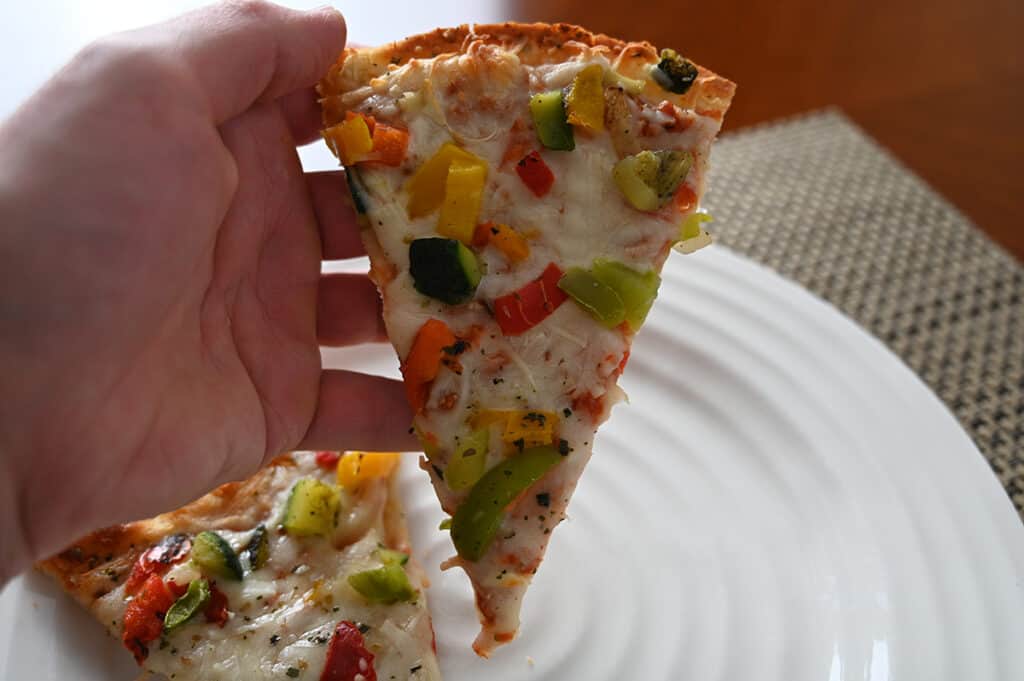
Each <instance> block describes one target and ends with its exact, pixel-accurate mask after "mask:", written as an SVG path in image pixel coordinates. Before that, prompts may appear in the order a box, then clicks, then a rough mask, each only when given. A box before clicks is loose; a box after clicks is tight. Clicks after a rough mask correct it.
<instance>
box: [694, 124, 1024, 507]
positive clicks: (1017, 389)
mask: <svg viewBox="0 0 1024 681" xmlns="http://www.w3.org/2000/svg"><path fill="white" fill-rule="evenodd" d="M951 162H953V163H956V162H958V161H957V160H956V159H951ZM712 166H713V167H712V171H711V177H710V179H709V182H710V187H711V191H710V192H709V193H708V195H707V200H706V202H705V204H706V206H707V207H708V209H709V210H710V211H711V212H712V213H713V214H714V216H715V222H714V223H713V231H714V233H715V236H716V237H717V239H718V240H719V242H720V243H723V244H726V245H727V246H729V247H730V248H732V249H734V250H736V251H739V252H741V253H743V254H745V255H747V256H748V257H750V258H752V259H753V260H756V261H758V262H760V263H763V264H765V265H767V266H769V267H771V268H773V269H774V270H776V271H777V272H779V273H780V274H782V275H784V276H786V277H789V278H790V279H793V280H795V281H798V282H800V283H801V284H802V285H803V286H805V287H806V288H808V289H809V290H811V291H813V292H814V293H816V294H818V295H819V296H821V297H822V298H824V299H825V300H828V301H829V302H831V303H832V304H833V305H835V306H836V307H838V308H839V309H840V310H842V311H843V312H845V313H846V314H847V315H849V316H850V317H852V318H853V319H855V320H856V321H857V322H859V323H860V324H861V325H862V326H864V327H865V328H866V329H868V330H869V331H871V332H872V333H873V334H875V336H877V337H878V338H880V339H881V340H882V341H883V342H884V343H886V344H887V345H888V346H889V348H891V349H892V350H893V351H894V352H895V353H896V354H897V355H899V356H900V357H902V358H903V361H904V362H906V363H907V364H908V365H909V366H910V367H911V368H912V369H913V370H914V371H916V372H917V374H918V375H919V376H921V377H922V378H923V379H924V381H925V382H926V383H928V385H930V386H931V388H932V390H934V391H935V392H936V394H938V395H939V397H940V398H941V399H943V400H944V401H945V402H946V404H947V405H949V407H950V409H951V410H952V411H953V413H954V414H955V415H956V416H957V418H958V419H959V420H960V423H962V424H963V427H964V428H965V429H966V430H967V432H968V433H969V434H970V435H971V436H972V437H973V438H974V441H975V443H976V444H977V445H978V448H979V449H980V450H981V452H982V453H983V454H984V455H985V458H986V459H988V462H989V463H990V464H991V466H992V469H993V470H994V471H995V473H996V475H997V476H998V478H999V480H1000V481H1001V482H1002V484H1003V487H1004V488H1005V489H1006V491H1007V493H1008V494H1009V495H1010V498H1011V499H1012V501H1013V503H1014V505H1015V506H1016V507H1017V510H1018V512H1020V514H1021V517H1022V519H1024V267H1022V266H1021V265H1020V264H1018V263H1017V262H1016V261H1015V260H1014V259H1013V258H1012V256H1010V255H1009V254H1007V253H1006V252H1004V251H1003V250H1002V249H1001V248H999V247H998V246H997V245H996V244H994V243H993V242H992V241H990V240H989V239H988V237H986V236H985V235H984V234H983V233H982V232H981V231H980V230H978V229H977V228H976V227H975V226H974V225H973V224H971V222H970V221H969V220H968V219H967V218H966V217H964V216H963V215H962V214H961V213H960V212H958V211H957V210H956V209H955V208H954V207H953V206H952V205H950V203H949V202H948V201H946V200H945V199H944V198H942V197H941V196H939V195H938V194H937V193H936V192H935V191H934V190H932V189H931V188H930V187H928V186H927V185H926V184H925V183H924V182H923V181H922V180H921V179H920V178H918V177H917V176H916V175H914V174H913V173H911V172H910V171H909V170H908V169H907V168H905V167H904V166H903V165H901V164H900V162H899V161H897V160H896V159H895V158H894V157H893V156H892V155H891V154H889V153H888V152H887V151H886V150H885V149H883V148H882V147H880V146H879V144H878V143H877V142H875V141H874V140H873V139H871V138H870V137H869V136H868V135H867V134H865V133H864V132H862V131H861V130H860V129H858V128H857V127H856V126H855V125H854V124H853V123H851V122H850V120H849V119H847V118H846V117H844V116H843V115H842V114H840V113H838V112H836V111H825V112H821V113H815V114H811V115H807V116H803V117H800V118H795V119H790V120H787V121H783V122H780V123H776V124H771V125H766V126H763V127H757V128H752V129H749V130H746V131H741V132H738V133H734V134H731V135H725V136H723V138H722V139H721V141H720V142H718V144H717V146H716V147H715V151H714V156H713V158H712ZM964 172H969V171H968V170H966V169H965V171H964Z"/></svg>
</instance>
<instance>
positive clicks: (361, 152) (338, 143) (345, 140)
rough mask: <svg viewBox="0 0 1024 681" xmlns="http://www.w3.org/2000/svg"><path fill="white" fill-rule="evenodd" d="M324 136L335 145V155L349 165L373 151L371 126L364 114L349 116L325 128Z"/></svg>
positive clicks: (331, 144)
mask: <svg viewBox="0 0 1024 681" xmlns="http://www.w3.org/2000/svg"><path fill="white" fill-rule="evenodd" d="M324 138H325V139H326V140H327V143H328V144H329V145H330V146H331V147H333V149H334V153H335V155H336V156H337V157H338V158H339V159H341V162H342V163H343V164H345V165H347V166H350V165H353V164H355V163H358V162H359V161H362V160H363V159H365V158H366V157H367V156H368V155H369V153H370V152H371V151H373V136H372V135H371V134H370V126H369V125H367V124H366V119H365V118H363V117H362V116H358V115H355V116H349V117H348V118H346V119H345V120H344V121H342V122H341V123H338V124H337V125H335V126H332V127H330V128H328V129H327V130H324Z"/></svg>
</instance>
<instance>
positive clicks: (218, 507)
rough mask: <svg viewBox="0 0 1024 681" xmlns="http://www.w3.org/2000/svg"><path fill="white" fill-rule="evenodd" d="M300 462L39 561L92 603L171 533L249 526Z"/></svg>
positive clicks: (283, 463)
mask: <svg viewBox="0 0 1024 681" xmlns="http://www.w3.org/2000/svg"><path fill="white" fill-rule="evenodd" d="M294 465H295V463H294V461H293V459H292V458H291V457H290V456H281V457H278V458H276V459H274V460H273V461H272V462H271V463H270V465H269V466H267V467H266V468H264V469H262V470H260V471H259V472H258V473H256V474H255V475H253V476H252V477H250V478H248V479H246V480H242V481H240V482H229V483H227V484H225V485H221V486H220V487H218V488H217V489H215V490H214V491H212V492H210V493H209V494H207V495H205V496H203V497H200V498H199V499H197V500H196V501H193V502H192V503H190V504H187V505H186V506H182V507H181V508H179V509H176V510H174V511H170V512H169V513H164V514H162V515H158V516H156V517H154V518H147V519H145V520H139V521H136V522H131V523H125V524H123V525H113V526H111V527H105V528H103V529H100V530H97V531H95V532H93V533H92V534H89V535H87V536H85V537H82V538H81V539H79V540H78V541H76V542H75V543H74V544H72V545H71V546H69V547H68V548H67V549H65V550H64V551H61V552H60V553H58V554H57V555H55V556H52V557H50V558H47V559H46V560H43V561H40V562H39V563H37V564H36V568H37V569H38V570H39V571H41V572H43V573H44V574H47V575H49V576H50V577H53V578H54V579H55V580H56V581H57V583H58V584H60V585H61V587H62V588H63V589H64V590H65V591H67V592H68V593H69V594H71V595H72V596H74V597H75V599H76V600H77V601H78V602H79V603H81V604H82V605H84V606H85V607H86V608H91V607H92V605H93V603H94V602H95V601H97V600H98V599H100V598H102V597H103V596H105V595H106V594H108V593H109V592H111V591H113V590H114V589H115V588H117V586H118V585H119V584H121V583H122V582H124V580H126V579H127V578H128V574H129V573H130V572H131V568H132V566H133V565H134V564H135V561H136V560H137V559H138V557H139V554H141V553H142V552H143V551H145V550H146V549H147V548H149V547H150V546H152V545H153V544H155V543H157V542H159V541H160V540H161V539H162V538H163V537H165V536H167V535H169V534H175V533H178V532H184V533H189V534H194V533H196V532H200V531H202V530H245V529H248V528H250V527H252V523H253V522H254V520H253V519H254V518H256V517H262V516H263V515H265V514H266V512H267V511H268V509H269V507H270V505H271V504H272V503H273V502H274V495H272V494H268V493H267V489H268V488H269V487H270V486H271V484H272V482H273V478H274V476H275V474H276V473H277V472H278V470H280V469H281V468H288V467H293V466H294Z"/></svg>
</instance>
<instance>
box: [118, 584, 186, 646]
mask: <svg viewBox="0 0 1024 681" xmlns="http://www.w3.org/2000/svg"><path fill="white" fill-rule="evenodd" d="M175 600H177V597H176V596H175V595H174V593H173V592H172V591H171V589H170V588H169V587H168V586H167V584H165V583H164V580H163V579H161V578H160V575H150V576H149V578H148V579H147V580H146V581H145V583H144V584H143V585H142V587H141V588H140V589H139V591H138V593H137V594H136V596H135V597H134V598H133V599H132V600H130V601H129V602H128V606H127V607H126V608H125V611H124V631H123V633H122V635H121V641H122V642H123V643H124V645H125V647H126V648H128V650H130V651H132V654H133V655H134V656H135V661H136V662H137V663H139V664H140V665H141V664H142V662H143V661H144V660H145V659H146V657H148V656H149V648H147V647H146V644H147V643H150V642H152V641H155V640H157V639H158V638H160V634H161V633H162V632H163V630H164V616H165V615H166V614H167V610H168V608H170V607H171V606H172V605H173V604H174V601H175Z"/></svg>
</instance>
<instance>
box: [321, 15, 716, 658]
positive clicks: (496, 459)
mask: <svg viewBox="0 0 1024 681" xmlns="http://www.w3.org/2000/svg"><path fill="white" fill-rule="evenodd" d="M733 91H734V85H733V84H732V83H730V82H729V81H727V80H725V79H724V78H721V77H719V76H717V75H715V74H713V73H711V72H710V71H708V70H706V69H704V68H702V67H700V66H696V65H695V64H693V63H692V62H690V61H688V60H687V59H685V58H684V57H682V56H680V55H679V54H677V53H676V52H675V51H673V50H667V49H666V50H661V51H660V52H659V51H657V50H656V49H655V48H654V47H653V46H652V45H650V44H648V43H626V42H622V41H620V40H616V39H614V38H609V37H607V36H602V35H594V34H592V33H589V32H587V31H585V30H583V29H581V28H578V27H576V26H569V25H565V24H559V25H546V24H530V25H524V24H512V23H509V24H501V25H489V26H480V25H478V26H475V27H469V26H461V27H458V28H452V29H439V30H437V31H434V32H433V33H429V34H426V35H420V36H415V37H412V38H408V39H405V40H402V41H399V42H397V43H393V44H389V45H385V46H383V47H379V48H373V49H350V50H347V51H346V52H345V53H344V54H343V55H342V56H341V58H340V59H339V61H338V62H337V64H336V65H335V66H334V67H333V68H332V70H331V71H330V73H329V74H328V75H327V76H326V77H325V78H324V79H323V81H322V82H321V84H320V94H321V97H322V100H321V104H322V107H323V112H324V123H325V129H324V130H323V135H324V138H325V140H326V141H327V143H328V145H329V146H330V147H331V149H332V150H333V151H334V153H335V154H336V155H337V156H338V157H339V159H340V160H341V162H342V164H343V165H344V166H345V168H346V170H347V177H348V183H349V188H350V190H351V195H352V199H353V203H354V205H355V208H356V210H357V211H358V213H359V214H360V216H361V220H362V221H363V226H364V227H365V229H364V230H363V237H364V242H365V244H366V248H367V251H368V253H369V255H370V260H371V276H372V277H373V279H374V281H375V282H376V284H377V286H378V287H379V289H380V293H381V296H382V298H383V304H384V321H385V324H386V327H387V332H388V336H389V338H390V340H391V342H392V343H393V345H394V347H395V350H396V351H397V353H398V356H399V358H400V360H401V367H402V374H403V376H404V380H405V386H406V390H407V393H408V398H409V402H410V404H411V405H412V407H413V409H414V411H415V414H416V415H415V429H416V432H417V433H418V434H419V436H420V439H421V441H422V444H423V449H424V452H425V455H426V458H425V461H424V468H425V469H426V470H427V471H428V473H429V474H430V477H431V479H432V481H433V485H434V487H435V489H436V492H437V495H438V497H439V499H440V502H441V505H442V507H443V508H444V510H445V511H447V512H448V513H449V514H451V521H450V529H451V537H452V540H453V542H454V545H455V548H456V551H457V556H455V557H454V558H452V559H451V560H449V561H448V562H447V563H446V564H445V567H451V566H459V567H461V568H463V569H464V570H465V571H466V572H467V573H468V575H469V577H470V579H471V581H472V583H473V587H474V589H475V592H476V602H477V605H478V609H479V614H480V619H481V622H482V631H481V633H480V635H479V637H478V638H477V640H476V642H475V643H474V649H475V650H476V651H477V653H478V654H480V655H484V656H486V655H487V654H488V653H489V652H490V651H491V650H492V649H493V648H494V647H495V646H496V645H498V644H501V643H504V642H507V641H509V640H511V639H512V638H513V637H514V635H515V633H516V631H517V629H518V625H519V611H520V604H521V601H522V598H523V595H524V593H525V590H526V588H527V586H528V584H529V583H530V580H531V578H532V576H533V575H534V573H535V572H536V571H537V568H538V566H539V565H540V563H541V560H542V558H543V555H544V551H545V548H546V546H547V542H548V539H549V536H550V533H551V531H552V530H553V529H554V527H555V526H556V525H557V524H558V523H559V522H561V520H562V519H563V518H564V516H565V510H566V506H567V504H568V503H569V497H570V495H571V494H572V492H573V489H574V487H575V486H576V483H577V481H578V480H579V478H580V475H581V473H582V472H583V468H584V466H585V464H586V463H587V460H588V458H589V457H590V453H591V448H592V446H593V443H594V434H595V432H596V430H597V428H598V426H599V425H600V424H601V423H602V422H603V421H604V420H605V419H606V418H607V417H608V413H609V409H610V408H611V406H612V405H613V404H615V403H616V402H618V401H619V400H620V399H621V396H622V393H621V391H620V390H619V389H618V388H617V386H616V382H617V379H618V377H619V375H620V374H621V373H622V371H623V369H624V368H625V366H626V362H627V360H628V358H629V350H630V345H631V343H632V340H633V337H634V334H636V332H637V331H638V330H639V329H640V327H641V325H642V324H643V321H644V318H645V317H646V315H647V313H648V311H649V310H650V307H651V305H652V303H653V301H654V298H655V296H656V294H657V291H658V285H659V282H660V279H659V273H660V271H661V268H662V265H663V264H664V262H665V259H666V258H667V257H668V255H669V253H670V251H671V250H672V247H673V246H676V247H677V249H679V250H682V251H684V252H692V251H693V250H696V249H697V248H699V247H700V246H702V245H705V244H707V243H708V242H709V240H710V239H709V237H708V235H707V233H706V232H705V231H704V230H703V228H702V222H703V221H704V220H705V219H706V217H707V216H705V215H703V214H702V213H699V212H697V208H698V205H699V201H700V197H701V193H702V191H703V187H704V182H705V177H706V175H707V166H708V155H709V152H710V146H711V143H712V141H713V139H714V138H715V136H716V134H717V133H718V130H719V128H720V126H721V123H722V117H723V115H724V114H725V111H726V108H727V107H728V105H729V103H730V100H731V98H732V95H733Z"/></svg>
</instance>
